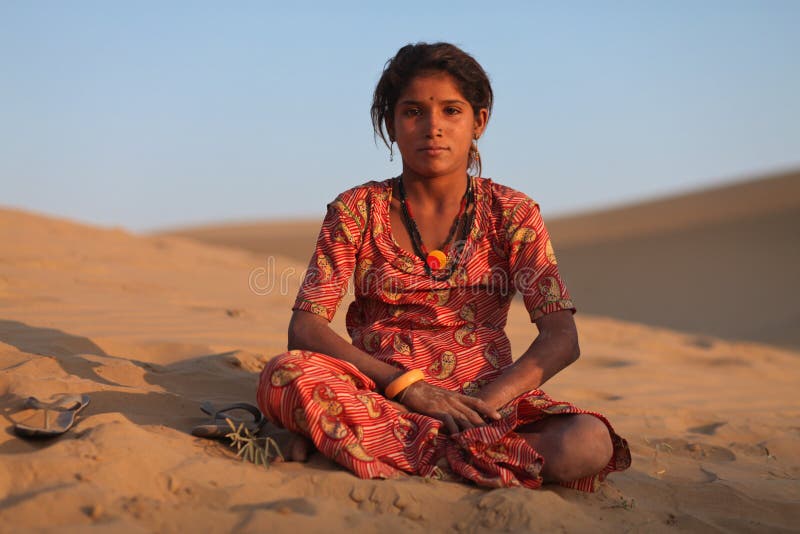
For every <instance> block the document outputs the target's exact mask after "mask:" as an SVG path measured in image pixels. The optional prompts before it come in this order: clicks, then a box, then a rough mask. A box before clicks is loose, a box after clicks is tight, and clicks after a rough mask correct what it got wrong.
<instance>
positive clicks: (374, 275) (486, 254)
mask: <svg viewBox="0 0 800 534" xmlns="http://www.w3.org/2000/svg"><path fill="white" fill-rule="evenodd" d="M474 180H475V182H474V188H475V192H476V206H475V210H476V211H475V222H474V226H473V228H472V230H471V232H470V235H469V238H468V239H467V243H466V245H465V260H464V261H463V262H462V265H461V267H460V268H459V269H457V270H456V272H454V273H453V276H452V277H451V278H450V279H449V280H447V281H444V282H437V281H434V280H432V279H431V278H430V277H429V276H428V275H427V274H426V273H425V270H424V267H423V265H422V261H421V260H420V259H419V258H417V257H416V256H415V255H414V254H412V253H410V252H408V251H405V250H403V249H402V248H400V246H399V245H398V244H397V242H396V241H395V240H394V239H393V237H392V234H391V227H390V220H389V206H390V202H391V195H392V182H391V180H386V181H384V182H370V183H367V184H364V185H363V186H359V187H356V188H354V189H351V190H349V191H346V192H345V193H343V194H342V195H340V196H339V197H338V198H337V199H336V200H335V201H334V202H332V203H331V204H330V205H329V206H328V213H327V215H326V217H325V220H324V221H323V225H322V229H321V231H320V235H319V238H318V240H317V246H316V250H315V252H314V255H313V256H312V259H311V263H310V265H309V270H308V273H307V276H306V278H305V280H304V283H303V285H302V287H301V289H300V292H299V294H298V296H297V300H296V302H295V307H294V309H296V310H297V309H299V310H304V311H308V312H311V313H315V314H318V315H321V316H323V317H325V318H326V319H328V320H331V319H332V318H333V315H334V313H335V311H336V309H337V307H338V305H339V302H340V301H341V299H342V297H343V296H344V294H345V293H346V291H347V289H348V283H349V281H350V279H351V277H353V279H354V288H353V289H354V290H355V296H356V299H355V301H354V302H353V304H352V305H351V306H350V309H349V310H348V312H347V328H348V332H349V333H350V335H351V337H352V340H353V344H354V345H355V346H357V347H358V348H360V349H362V350H364V351H365V352H367V353H369V354H372V355H373V356H374V357H375V358H378V359H380V360H382V361H385V362H387V363H390V364H392V365H395V366H397V367H399V368H402V369H407V370H410V369H421V370H422V371H423V372H424V373H425V378H426V381H427V382H429V383H431V384H433V385H436V386H439V387H443V388H446V389H449V390H452V391H459V392H462V393H465V394H475V393H476V392H477V391H479V389H480V388H481V387H482V386H483V385H485V384H486V383H487V382H490V381H491V380H493V379H494V378H496V377H497V376H498V375H499V374H501V373H502V370H503V368H505V367H506V366H508V365H510V364H511V362H512V359H511V347H510V344H509V341H508V338H507V337H506V335H505V332H504V330H503V329H504V327H505V324H506V318H507V315H508V310H509V306H510V303H511V299H512V297H513V295H514V293H515V291H519V292H521V293H522V295H523V300H524V302H525V305H526V308H527V309H528V312H529V313H530V316H531V320H532V321H533V320H536V319H538V318H539V317H541V316H543V315H545V314H547V313H552V312H554V311H558V310H564V309H570V310H573V311H574V309H575V308H574V306H573V304H572V301H571V299H570V297H569V293H568V292H567V289H566V287H565V286H564V283H563V281H562V279H561V277H560V276H559V274H558V268H557V261H556V257H555V254H554V253H553V247H552V245H551V243H550V238H549V235H548V233H547V229H546V228H545V226H544V223H543V221H542V219H541V216H540V213H539V207H538V205H537V204H536V203H535V202H534V201H532V200H531V199H530V198H528V197H527V196H525V195H523V194H522V193H519V192H517V191H514V190H513V189H510V188H507V187H504V186H501V185H498V184H495V183H493V182H492V181H491V180H488V179H481V178H474ZM374 389H375V386H374V384H373V383H372V381H371V380H370V379H369V378H368V377H366V376H365V375H363V374H362V373H360V372H359V371H358V369H356V368H355V367H353V366H352V365H350V364H348V363H346V362H343V361H340V360H338V359H336V358H332V357H329V356H326V355H323V354H319V353H313V352H306V351H290V352H288V353H284V354H282V355H279V356H277V357H276V358H275V359H273V360H272V361H271V362H270V363H269V364H268V365H267V367H266V368H265V370H264V372H263V374H262V376H261V381H260V383H259V391H258V402H259V405H260V407H261V409H262V411H263V412H264V413H265V414H266V415H267V416H268V417H269V418H270V419H271V420H273V421H274V422H276V423H278V424H281V425H283V426H285V427H286V428H289V429H290V430H292V431H294V432H298V433H302V434H304V435H306V436H309V437H310V438H311V439H312V440H313V442H314V444H315V445H316V446H317V448H318V449H319V450H320V451H321V452H322V453H323V454H325V455H326V456H328V457H330V458H333V459H334V460H336V461H337V462H339V463H341V464H342V465H344V466H346V467H347V468H348V469H350V470H351V471H353V472H354V473H356V474H357V475H358V476H361V477H363V478H372V477H391V476H396V475H397V474H398V473H400V472H405V473H411V474H418V475H422V476H439V477H445V476H452V475H455V476H461V477H464V478H467V479H470V480H473V481H475V482H476V483H478V484H481V485H485V486H492V487H500V486H515V485H522V486H526V487H532V488H533V487H538V486H539V485H540V484H541V479H540V477H539V472H540V470H541V465H542V461H543V459H542V458H541V456H539V455H538V454H537V453H536V451H534V450H533V449H531V447H530V446H529V445H528V444H527V443H526V442H525V441H524V440H523V439H522V438H520V437H519V436H517V435H516V434H515V433H514V432H513V430H514V428H516V427H518V426H519V425H522V424H527V423H530V422H532V421H536V420H538V419H540V418H542V417H545V416H548V415H551V414H555V413H591V412H584V411H582V410H579V409H578V408H575V407H574V406H572V405H571V404H568V403H564V402H556V401H553V400H552V399H550V398H549V397H547V396H546V395H545V394H544V393H543V392H541V391H539V390H536V391H531V392H528V393H526V394H524V395H521V396H520V397H518V398H516V399H514V400H513V401H511V402H510V403H508V404H507V405H506V406H504V407H503V413H504V418H503V420H502V421H499V422H496V423H493V424H491V425H488V426H486V427H481V428H476V429H471V430H468V431H465V432H462V433H460V434H458V435H456V436H445V435H444V434H440V433H439V429H440V427H441V423H440V422H439V421H437V420H435V419H432V418H429V417H426V416H423V415H420V414H413V413H405V414H401V413H398V412H397V411H396V410H395V409H394V407H393V406H392V405H391V404H389V403H388V402H386V400H385V399H384V398H383V397H382V396H381V395H380V394H378V393H376V392H375V391H374ZM592 415H596V416H597V417H599V418H600V419H602V420H603V421H604V422H605V423H606V424H607V425H608V421H606V420H605V418H603V417H602V416H601V415H599V414H592ZM609 430H611V427H610V425H609ZM612 436H613V439H614V442H615V443H614V444H615V452H614V456H613V458H612V460H611V462H610V463H609V465H608V467H607V468H606V469H605V470H604V471H603V472H601V473H598V474H597V475H596V476H594V477H589V478H587V479H585V480H580V481H575V482H573V483H571V484H569V486H571V487H576V488H578V489H583V490H588V491H591V490H593V489H594V488H595V486H596V484H597V482H598V481H599V480H600V479H602V478H603V477H604V476H605V474H607V473H608V472H610V471H614V470H619V469H624V468H626V467H627V466H628V465H629V464H630V452H629V451H628V448H627V445H626V444H625V442H624V440H622V439H621V438H619V437H618V436H616V434H614V433H613V430H612Z"/></svg>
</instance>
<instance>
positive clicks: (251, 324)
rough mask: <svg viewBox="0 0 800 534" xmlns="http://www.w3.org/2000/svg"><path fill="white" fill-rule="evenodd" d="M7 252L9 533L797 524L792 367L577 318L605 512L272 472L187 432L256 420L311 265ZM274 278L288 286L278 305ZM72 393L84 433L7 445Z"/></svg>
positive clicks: (6, 247) (33, 226)
mask: <svg viewBox="0 0 800 534" xmlns="http://www.w3.org/2000/svg"><path fill="white" fill-rule="evenodd" d="M253 235H254V236H255V235H258V232H255V233H254V234H253ZM625 239H632V237H626V238H625ZM312 241H313V237H312ZM565 241H566V239H565ZM0 246H2V250H3V253H2V254H1V255H0V369H2V373H0V414H1V415H2V418H3V422H4V427H5V431H4V432H3V433H2V434H0V525H2V526H0V531H24V530H36V531H56V530H57V531H59V532H61V531H64V530H67V531H85V530H100V531H111V530H113V531H115V532H116V531H123V532H138V531H159V532H175V531H186V530H194V529H197V530H203V531H210V532H228V531H237V532H239V531H241V532H251V531H265V530H270V531H274V532H284V531H290V530H291V531H302V532H306V531H307V532H325V533H327V532H331V531H341V530H345V529H359V530H361V531H364V532H381V533H385V532H395V531H398V532H399V531H403V532H408V531H411V532H421V531H434V532H438V531H453V530H457V531H459V532H490V531H502V530H505V531H522V532H527V531H546V532H549V531H570V532H572V531H576V532H589V531H591V532H619V531H636V532H672V531H683V532H709V531H710V532H716V531H725V532H727V531H736V532H763V531H774V532H789V531H796V529H797V525H798V524H800V523H799V522H798V521H800V508H799V507H798V502H800V484H798V482H797V478H798V476H799V475H800V460H798V458H800V454H798V452H800V406H798V404H797V401H796V400H793V399H796V393H795V390H796V384H797V382H798V379H800V358H798V356H800V354H798V353H797V352H793V351H791V350H787V349H780V348H776V347H771V346H768V345H761V344H755V343H743V342H731V341H725V340H720V339H716V338H713V337H710V336H706V335H704V336H697V335H691V334H685V333H680V332H676V331H671V330H666V329H660V328H654V327H651V326H645V325H641V324H634V323H627V322H624V321H620V320H614V319H610V318H603V317H598V316H593V315H591V314H589V313H582V314H579V315H578V321H579V325H578V326H579V329H580V331H581V346H582V353H583V355H582V357H581V359H580V360H579V361H578V362H577V363H576V364H575V365H574V366H572V367H571V368H570V369H568V370H567V371H565V372H563V373H561V374H560V375H559V376H557V377H556V378H555V379H554V380H553V381H552V382H551V383H549V384H548V387H547V388H546V389H547V390H548V392H549V393H550V394H551V395H553V396H555V397H562V398H566V399H569V400H572V401H574V402H575V403H576V404H578V405H581V406H585V407H591V408H595V409H597V410H600V411H602V412H604V413H605V414H607V415H608V416H609V418H610V419H611V420H612V421H613V422H614V423H615V426H616V427H617V430H618V432H619V433H620V434H622V435H624V436H626V437H627V438H628V440H629V442H630V445H631V449H632V453H633V466H632V468H631V469H630V470H628V471H626V472H624V473H620V474H617V475H616V476H612V477H611V478H610V479H609V480H608V482H607V483H606V484H605V485H604V486H603V487H602V489H601V491H599V492H598V493H596V494H583V493H578V492H574V491H570V490H566V489H563V488H548V489H544V490H541V491H537V492H533V491H529V490H522V489H505V490H495V491H487V490H483V489H479V488H476V487H473V486H469V485H464V484H458V483H448V482H439V481H430V480H424V479H420V478H408V479H403V480H392V481H370V480H366V481H365V480H359V479H356V478H355V477H354V476H352V475H351V474H349V473H347V472H344V471H342V470H340V469H339V468H338V467H337V466H336V465H334V464H333V463H332V462H330V461H328V460H326V459H324V458H320V457H319V456H318V455H315V456H314V457H313V458H312V460H311V461H310V462H309V463H308V464H305V465H299V464H297V465H295V464H277V465H273V466H272V467H271V468H270V469H269V470H265V469H263V468H262V467H258V466H255V465H252V464H243V463H241V462H239V461H238V459H237V458H236V457H235V455H234V454H233V452H232V451H231V450H230V449H229V448H228V447H227V446H226V445H224V444H222V443H217V442H211V441H207V440H202V439H199V438H194V437H192V436H191V435H190V434H189V430H190V429H191V428H192V426H193V425H194V424H197V423H199V422H201V421H203V420H204V418H203V417H202V414H201V412H200V410H199V405H200V402H201V401H202V400H205V399H209V400H212V401H213V402H215V403H218V404H219V403H226V402H232V401H240V400H250V401H252V399H253V397H254V392H255V385H256V379H257V373H258V370H259V369H260V368H261V366H262V365H263V363H264V362H265V361H267V360H268V359H269V358H270V357H271V356H272V355H273V354H275V353H277V352H279V351H280V350H282V349H283V347H284V346H285V332H286V326H287V323H288V318H289V308H290V306H291V302H292V298H293V294H294V289H295V287H296V284H297V282H298V281H299V274H297V273H299V272H300V271H302V268H303V264H304V263H305V262H304V261H298V260H296V259H292V258H291V257H289V254H288V253H287V256H286V257H277V258H276V259H275V263H274V264H269V263H267V262H266V259H265V257H264V254H263V253H262V254H256V253H253V252H248V251H246V250H234V249H230V248H227V249H225V248H218V247H213V246H209V245H203V244H198V243H195V242H191V241H188V240H185V239H181V238H177V237H164V236H157V237H138V236H134V235H131V234H128V233H126V232H123V231H120V230H105V229H99V228H93V227H88V226H83V225H78V224H74V223H70V222H68V221H63V220H57V219H52V218H46V217H41V216H34V215H30V214H27V213H24V212H20V211H17V210H0ZM264 250H267V249H264ZM275 250H276V249H274V248H273V249H272V253H274V252H275ZM568 250H569V247H568V246H567V247H565V251H566V252H568ZM270 270H272V271H270ZM269 272H276V273H279V274H283V275H284V278H285V287H284V288H281V286H280V284H278V285H277V286H275V287H269V285H268V283H267V281H268V279H269V276H267V274H268V273H269ZM262 275H263V276H262ZM570 276H571V277H572V276H573V274H571V273H570ZM572 282H573V283H574V282H575V281H572ZM698 308H700V307H698ZM692 309H696V308H692ZM343 315H344V314H343V313H340V314H339V315H338V317H337V320H336V324H335V327H336V328H337V329H338V330H339V331H340V332H341V331H342V324H341V321H342V316H343ZM508 330H509V334H510V336H511V339H512V344H513V346H514V348H515V353H516V354H519V352H520V351H521V350H522V349H523V348H524V347H525V346H526V345H527V344H528V343H529V341H530V339H532V337H533V336H534V334H535V332H534V328H533V327H532V326H531V325H530V324H529V323H528V321H527V319H526V317H525V313H524V311H523V310H522V308H521V307H520V306H518V305H517V306H514V308H513V309H512V315H511V317H510V321H509V328H508ZM65 392H66V393H87V394H89V395H90V397H91V403H90V404H89V406H88V407H87V408H86V410H84V411H83V412H82V414H81V416H80V417H79V420H78V423H77V424H76V426H75V428H74V429H73V430H72V431H70V432H69V433H68V434H66V435H65V436H63V437H61V438H58V439H56V440H53V441H49V442H43V443H35V442H34V443H32V442H27V441H23V440H20V439H18V438H17V437H15V436H14V435H13V434H12V433H11V431H10V427H11V425H12V422H13V421H14V420H17V419H18V418H19V417H20V411H21V410H22V403H23V400H24V399H25V398H26V397H28V396H30V395H34V396H37V397H39V398H41V399H46V398H48V397H50V396H52V395H55V394H58V393H65Z"/></svg>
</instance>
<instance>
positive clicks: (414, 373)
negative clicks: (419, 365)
mask: <svg viewBox="0 0 800 534" xmlns="http://www.w3.org/2000/svg"><path fill="white" fill-rule="evenodd" d="M423 380H425V373H423V372H422V371H421V370H419V369H412V370H411V371H406V372H404V373H402V374H401V375H400V376H398V377H397V378H395V379H394V380H392V381H391V382H390V383H389V385H388V386H386V389H385V390H384V396H385V397H386V398H387V399H394V398H396V397H398V396H399V395H400V393H402V392H403V391H405V390H406V389H408V388H409V387H410V386H411V385H412V384H415V383H417V382H420V381H423Z"/></svg>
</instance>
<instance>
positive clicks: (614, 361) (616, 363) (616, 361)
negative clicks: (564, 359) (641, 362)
mask: <svg viewBox="0 0 800 534" xmlns="http://www.w3.org/2000/svg"><path fill="white" fill-rule="evenodd" d="M583 361H584V362H586V364H588V365H591V366H592V367H602V368H603V369H612V368H616V367H628V366H630V365H635V363H636V362H633V361H631V360H623V359H621V358H611V357H608V356H588V357H587V358H585V359H584V360H583Z"/></svg>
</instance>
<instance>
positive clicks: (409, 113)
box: [403, 108, 422, 117]
mask: <svg viewBox="0 0 800 534" xmlns="http://www.w3.org/2000/svg"><path fill="white" fill-rule="evenodd" d="M421 114H422V111H420V109H419V108H407V109H406V110H404V111H403V115H405V116H406V117H417V116H419V115H421Z"/></svg>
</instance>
